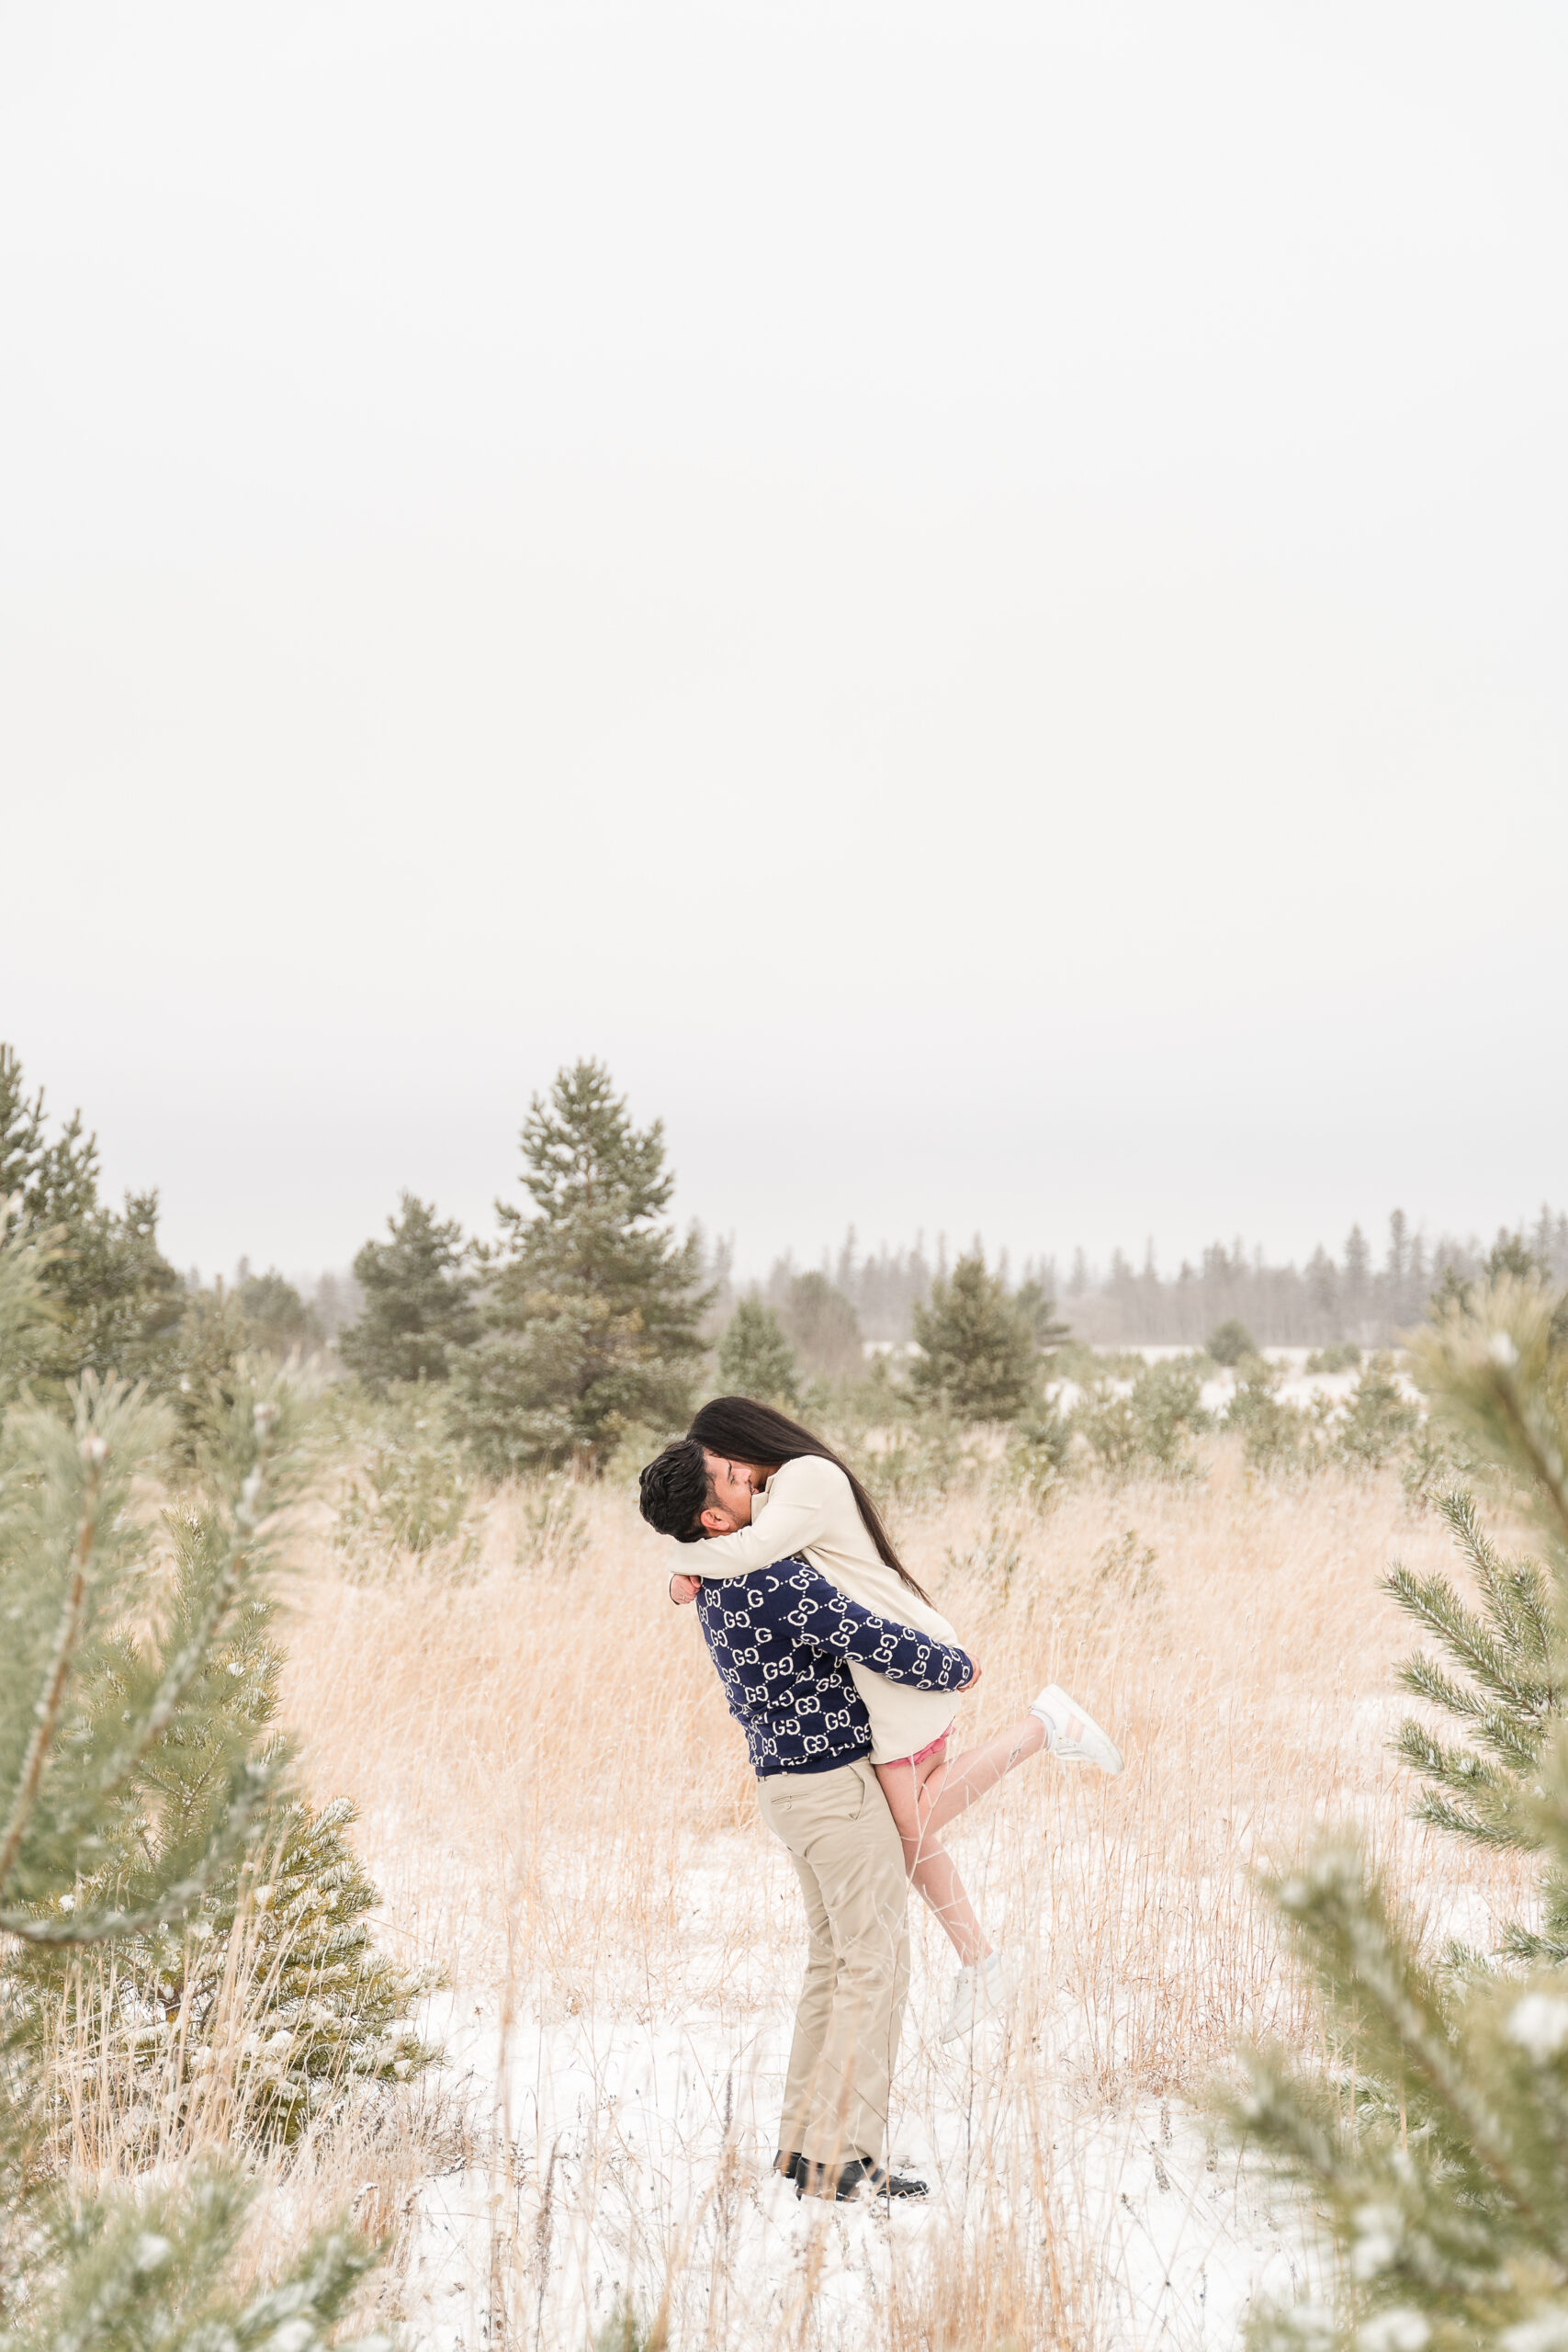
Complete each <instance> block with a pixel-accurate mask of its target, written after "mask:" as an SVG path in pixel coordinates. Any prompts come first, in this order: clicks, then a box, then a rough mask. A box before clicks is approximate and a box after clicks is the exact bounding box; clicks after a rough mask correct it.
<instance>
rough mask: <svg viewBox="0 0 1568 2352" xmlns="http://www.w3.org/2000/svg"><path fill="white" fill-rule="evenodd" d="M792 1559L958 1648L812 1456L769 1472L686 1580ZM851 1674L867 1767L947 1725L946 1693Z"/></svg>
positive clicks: (838, 1479) (845, 1491)
mask: <svg viewBox="0 0 1568 2352" xmlns="http://www.w3.org/2000/svg"><path fill="white" fill-rule="evenodd" d="M795 1552H804V1553H805V1555H806V1556H807V1559H808V1560H809V1561H810V1563H811V1565H812V1566H813V1567H814V1568H818V1569H819V1570H820V1571H821V1573H822V1575H823V1576H825V1577H827V1578H828V1579H829V1583H831V1584H836V1585H837V1586H838V1588H839V1590H840V1592H841V1593H844V1594H846V1595H847V1596H848V1598H849V1599H850V1600H856V1601H859V1603H860V1605H861V1607H862V1608H863V1609H869V1610H871V1611H872V1612H873V1613H874V1615H875V1616H878V1617H885V1618H887V1619H889V1620H890V1621H891V1622H892V1623H894V1624H896V1625H912V1626H913V1627H914V1628H915V1630H916V1632H917V1633H920V1634H934V1635H935V1637H936V1639H937V1640H938V1641H940V1642H952V1643H953V1644H954V1645H957V1646H959V1647H962V1644H960V1643H959V1641H958V1636H957V1634H955V1633H954V1632H953V1627H952V1626H951V1625H950V1624H949V1623H948V1622H947V1619H946V1618H945V1617H944V1616H943V1615H942V1611H940V1610H938V1609H933V1608H932V1607H931V1602H930V1601H929V1600H921V1599H920V1597H919V1594H918V1593H914V1592H911V1591H910V1590H909V1588H908V1585H907V1584H903V1583H901V1582H900V1581H899V1579H898V1577H897V1576H896V1575H895V1574H894V1572H893V1570H892V1569H891V1568H890V1567H889V1566H887V1563H886V1560H883V1559H879V1558H878V1556H877V1552H876V1546H875V1545H874V1544H873V1542H872V1540H871V1537H870V1535H869V1534H868V1533H867V1532H866V1525H865V1521H864V1520H863V1519H862V1517H861V1515H860V1508H859V1505H858V1504H857V1503H856V1501H855V1498H854V1496H853V1494H852V1492H851V1490H850V1482H849V1480H848V1479H847V1478H846V1477H845V1476H844V1474H843V1472H842V1471H841V1470H840V1469H839V1468H838V1467H837V1465H836V1464H833V1463H831V1462H821V1461H818V1459H817V1457H816V1456H815V1455H814V1454H803V1455H802V1456H801V1457H800V1459H799V1460H798V1461H797V1462H786V1463H785V1464H784V1466H783V1468H782V1469H779V1470H775V1471H774V1473H773V1476H772V1477H771V1478H770V1479H769V1480H768V1483H767V1485H766V1486H765V1487H763V1489H762V1491H761V1494H760V1495H759V1496H758V1497H757V1498H756V1500H755V1502H754V1503H753V1504H752V1506H751V1524H750V1527H742V1528H739V1529H738V1530H737V1531H736V1532H735V1533H734V1534H733V1535H710V1536H709V1537H707V1539H706V1540H705V1542H704V1543H703V1544H702V1545H701V1546H700V1547H699V1549H698V1551H697V1555H696V1558H695V1559H694V1561H693V1563H692V1570H691V1573H692V1574H693V1575H694V1576H698V1577H702V1579H703V1581H704V1583H708V1582H709V1581H710V1580H711V1581H713V1582H716V1583H725V1582H728V1580H729V1579H730V1578H732V1577H744V1576H749V1575H750V1573H751V1572H752V1571H753V1570H754V1569H756V1568H766V1567H771V1566H773V1562H774V1561H775V1560H786V1559H788V1558H789V1557H790V1555H792V1554H793V1553H795ZM850 1672H851V1673H852V1675H853V1676H854V1679H855V1688H856V1690H857V1691H859V1692H860V1694H861V1697H862V1698H863V1700H864V1702H865V1711H866V1713H867V1714H868V1715H869V1716H870V1717H871V1743H872V1744H871V1760H872V1762H873V1763H874V1764H890V1763H892V1762H894V1761H896V1759H897V1758H899V1757H900V1756H912V1755H913V1754H914V1753H915V1751H916V1749H917V1748H920V1747H925V1746H926V1744H927V1742H928V1741H930V1740H933V1739H936V1738H937V1737H939V1736H940V1735H941V1734H942V1732H944V1731H945V1730H946V1729H947V1726H948V1724H950V1723H951V1722H952V1721H953V1694H952V1692H951V1691H915V1690H911V1688H910V1687H909V1685H908V1683H907V1682H890V1681H889V1680H888V1679H887V1677H886V1675H885V1674H876V1673H874V1672H873V1670H872V1668H870V1667H868V1666H856V1665H854V1664H852V1665H851V1667H850Z"/></svg>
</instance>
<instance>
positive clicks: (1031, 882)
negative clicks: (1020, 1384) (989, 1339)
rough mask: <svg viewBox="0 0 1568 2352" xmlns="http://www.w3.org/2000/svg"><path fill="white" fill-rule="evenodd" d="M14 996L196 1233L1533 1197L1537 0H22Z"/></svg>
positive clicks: (1549, 1029) (1550, 758) (1469, 1219)
mask: <svg viewBox="0 0 1568 2352" xmlns="http://www.w3.org/2000/svg"><path fill="white" fill-rule="evenodd" d="M0 28H3V29H0V321H3V322H4V324H3V327H0V335H3V338H4V350H5V361H4V368H3V371H0V777H3V784H0V790H3V800H4V808H3V823H0V863H3V866H4V871H5V888H4V891H3V893H0V1036H6V1037H8V1038H9V1039H11V1040H12V1041H13V1042H14V1043H15V1044H16V1045H17V1047H18V1048H19V1050H20V1052H21V1053H22V1056H23V1057H24V1060H25V1062H26V1064H27V1066H28V1070H29V1073H30V1074H31V1075H32V1076H33V1077H35V1078H37V1079H39V1080H43V1081H44V1082H45V1083H46V1084H47V1085H48V1087H49V1089H50V1091H51V1098H52V1101H53V1103H55V1105H56V1106H57V1107H59V1108H62V1109H63V1108H68V1107H70V1106H72V1105H73V1104H75V1103H81V1105H82V1106H83V1108H84V1111H85V1114H86V1115H87V1117H88V1119H89V1121H90V1122H91V1123H92V1124H94V1125H96V1127H97V1129H98V1131H99V1135H100V1137H101V1140H102V1143H103V1147H104V1151H105V1159H106V1164H107V1171H108V1175H109V1179H110V1182H111V1183H112V1184H114V1185H115V1186H117V1187H118V1186H119V1185H123V1184H126V1183H136V1184H139V1185H140V1184H143V1183H156V1184H158V1185H159V1186H160V1187H161V1188H162V1193H163V1198H164V1239H165V1244H166V1246H167V1248H168V1249H169V1250H170V1252H171V1254H172V1255H174V1256H175V1258H176V1259H177V1260H178V1261H180V1262H181V1263H189V1262H192V1261H194V1262H197V1263H198V1264H200V1265H201V1266H202V1267H204V1268H205V1269H207V1270H209V1271H210V1270H212V1269H213V1268H215V1267H223V1268H226V1267H229V1266H231V1265H232V1263H233V1261H234V1259H235V1258H236V1257H237V1256H238V1255H239V1253H240V1252H241V1251H245V1252H248V1253H249V1255H250V1256H251V1257H252V1258H253V1260H254V1261H258V1262H260V1263H263V1264H265V1263H266V1262H268V1261H276V1262H277V1263H279V1264H280V1265H282V1266H283V1267H284V1268H286V1269H288V1270H290V1271H293V1270H304V1269H308V1268H314V1267H320V1266H327V1265H341V1264H344V1263H345V1262H346V1261H347V1260H348V1258H349V1257H350V1255H351V1254H352V1252H353V1250H354V1249H355V1247H356V1245H357V1244H358V1243H359V1242H360V1241H361V1240H362V1239H363V1238H365V1237H366V1236H367V1234H368V1233H369V1232H370V1231H372V1230H373V1229H375V1228H377V1227H379V1225H380V1222H381V1220H382V1218H383V1217H384V1216H385V1214H386V1213H387V1211H388V1210H389V1208H391V1207H392V1206H393V1205H394V1204H395V1199H396V1195H397V1193H398V1191H399V1189H400V1187H402V1186H404V1185H408V1186H412V1187H413V1188H415V1189H416V1190H418V1191H420V1192H422V1193H425V1194H426V1195H430V1196H434V1199H435V1200H436V1201H437V1202H438V1203H439V1204H440V1205H441V1207H442V1208H443V1209H444V1210H445V1211H446V1212H448V1213H451V1212H456V1213H457V1214H459V1215H461V1216H463V1217H464V1219H465V1220H466V1221H467V1222H468V1223H470V1224H474V1223H478V1224H484V1225H488V1222H489V1204H490V1201H491V1197H492V1196H493V1194H494V1193H496V1192H497V1191H500V1190H509V1189H511V1187H512V1184H513V1175H514V1170H515V1166H516V1147H515V1136H516V1130H517V1128H518V1126H519V1125H520V1123H521V1120H522V1116H523V1114H524V1112H525V1107H526V1103H527V1098H528V1096H529V1094H530V1093H531V1092H532V1091H534V1090H535V1089H536V1088H538V1087H540V1086H542V1085H544V1084H545V1083H547V1080H548V1079H549V1077H550V1075H551V1073H552V1072H553V1070H554V1069H556V1067H557V1066H558V1063H559V1062H560V1061H562V1060H563V1059H564V1058H566V1057H573V1056H576V1055H578V1054H580V1053H596V1054H599V1055H602V1056H604V1057H605V1058H606V1059H607V1060H608V1061H609V1063H610V1065H611V1067H612V1069H613V1070H614V1071H615V1076H616V1078H617V1080H619V1081H620V1082H621V1083H622V1084H623V1086H624V1087H625V1088H626V1090H627V1091H629V1094H630V1097H631V1101H632V1103H633V1106H634V1109H635V1110H636V1112H637V1114H638V1115H639V1116H641V1117H648V1116H651V1115H653V1114H662V1115H663V1117H664V1119H665V1121H666V1125H667V1128H668V1132H669V1138H670V1144H671V1154H672V1158H673V1160H674V1164H675V1166H676V1168H677V1170H678V1171H679V1177H680V1189H679V1194H678V1207H679V1209H680V1211H681V1212H682V1214H683V1215H686V1216H692V1215H695V1216H701V1217H702V1218H703V1219H704V1221H705V1223H707V1224H709V1225H711V1226H713V1227H717V1228H719V1229H721V1230H728V1229H734V1230H735V1231H736V1233H737V1235H738V1238H739V1254H740V1261H741V1263H742V1265H743V1266H745V1267H748V1268H761V1266H763V1265H764V1264H765V1263H766V1261H767V1259H768V1257H769V1256H770V1255H771V1253H772V1252H773V1250H775V1249H777V1248H782V1247H784V1246H785V1245H786V1244H788V1243H793V1244H794V1245H795V1248H796V1250H798V1251H799V1252H800V1253H801V1254H802V1255H803V1256H805V1257H807V1258H810V1257H813V1256H815V1255H816V1254H817V1252H818V1250H819V1249H820V1247H821V1246H822V1245H823V1244H824V1243H825V1242H829V1241H836V1240H837V1239H838V1238H839V1236H840V1233H841V1231H842V1229H843V1227H844V1226H845V1225H846V1224H847V1223H848V1222H849V1221H850V1220H851V1219H854V1220H855V1221H856V1222H857V1224H858V1225H859V1227H860V1230H861V1235H862V1238H863V1240H865V1241H867V1242H870V1243H875V1242H876V1241H877V1240H878V1239H880V1238H888V1239H891V1240H895V1241H897V1240H900V1239H905V1238H912V1237H913V1235H914V1233H915V1232H916V1230H917V1228H920V1227H923V1228H924V1229H925V1231H926V1233H927V1235H928V1237H931V1236H932V1235H934V1234H935V1233H936V1232H937V1231H938V1230H939V1229H943V1228H945V1229H946V1230H947V1232H948V1233H949V1234H950V1235H953V1236H954V1237H965V1236H967V1235H968V1234H970V1233H972V1232H973V1231H974V1230H975V1229H976V1228H977V1227H978V1228H979V1229H981V1230H982V1231H983V1232H984V1234H985V1235H986V1237H987V1239H988V1240H989V1241H990V1242H992V1243H993V1244H997V1243H1000V1242H1003V1241H1006V1242H1008V1243H1010V1245H1011V1247H1012V1249H1013V1250H1014V1252H1015V1253H1022V1252H1026V1251H1032V1250H1041V1249H1054V1250H1057V1251H1059V1252H1063V1253H1066V1252H1067V1251H1069V1250H1071V1249H1072V1247H1073V1245H1074V1244H1075V1243H1076V1242H1078V1241H1082V1242H1084V1243H1085V1244H1086V1245H1087V1246H1088V1247H1089V1250H1090V1251H1091V1253H1098V1254H1103V1253H1104V1252H1105V1251H1106V1250H1108V1249H1109V1247H1110V1246H1111V1244H1112V1243H1113V1242H1116V1241H1121V1242H1122V1243H1123V1244H1124V1245H1126V1246H1127V1247H1128V1248H1129V1249H1131V1250H1140V1249H1141V1248H1142V1245H1143V1241H1144V1238H1145V1236H1148V1235H1152V1236H1153V1237H1154V1238H1155V1239H1156V1243H1157V1244H1158V1246H1159V1249H1160V1252H1161V1256H1162V1260H1163V1261H1165V1262H1167V1263H1170V1262H1172V1261H1174V1260H1175V1259H1176V1258H1177V1257H1179V1254H1180V1253H1181V1252H1182V1251H1184V1250H1194V1249H1195V1248H1197V1247H1198V1246H1200V1245H1201V1242H1202V1241H1203V1240H1205V1239H1206V1238H1212V1237H1213V1236H1214V1235H1217V1234H1224V1235H1227V1236H1228V1235H1230V1234H1232V1233H1234V1232H1236V1231H1240V1232H1241V1233H1243V1234H1245V1235H1246V1236H1247V1237H1248V1238H1256V1239H1258V1240H1260V1241H1262V1242H1264V1243H1265V1244H1266V1245H1267V1246H1268V1247H1269V1249H1270V1250H1271V1251H1272V1250H1278V1251H1280V1252H1285V1251H1295V1250H1303V1249H1306V1248H1310V1246H1311V1244H1312V1243H1313V1242H1314V1240H1316V1239H1317V1238H1319V1237H1320V1236H1321V1237H1323V1238H1326V1239H1328V1240H1330V1241H1331V1242H1333V1241H1337V1239H1338V1238H1339V1237H1340V1236H1342V1235H1343V1233H1344V1231H1345V1229H1346V1227H1348V1224H1349V1223H1350V1221H1351V1219H1352V1218H1354V1217H1359V1218H1361V1219H1362V1220H1363V1221H1369V1222H1371V1221H1373V1220H1378V1221H1381V1219H1382V1216H1383V1215H1384V1214H1385V1213H1386V1211H1387V1210H1388V1209H1389V1208H1390V1207H1392V1206H1393V1204H1395V1203H1399V1204H1403V1205H1404V1208H1405V1209H1406V1210H1407V1211H1408V1213H1409V1214H1410V1215H1411V1216H1413V1217H1415V1218H1416V1219H1418V1220H1423V1221H1425V1223H1426V1224H1427V1227H1428V1229H1429V1230H1432V1231H1436V1230H1438V1229H1439V1228H1443V1227H1448V1228H1459V1229H1468V1228H1471V1227H1481V1228H1483V1229H1488V1230H1489V1229H1490V1228H1491V1227H1493V1226H1495V1223H1496V1222H1497V1221H1498V1219H1499V1218H1502V1217H1505V1216H1506V1217H1512V1216H1517V1214H1518V1213H1519V1212H1520V1211H1521V1210H1523V1211H1528V1210H1529V1209H1530V1208H1532V1207H1533V1206H1534V1205H1535V1204H1537V1203H1538V1202H1539V1201H1540V1198H1541V1196H1542V1195H1543V1194H1549V1195H1551V1197H1552V1198H1553V1200H1554V1201H1556V1200H1561V1199H1562V1198H1563V1197H1564V1196H1568V1153H1565V1148H1564V1147H1565V1145H1568V1094H1565V1090H1564V1086H1563V1081H1562V1035H1563V1016H1564V1012H1565V1010H1568V1006H1565V993H1568V991H1565V989H1564V985H1563V970H1564V962H1563V945H1562V914H1561V900H1562V876H1563V865H1564V852H1565V850H1568V775H1565V766H1568V763H1565V752H1568V662H1565V661H1564V642H1565V622H1568V434H1565V431H1564V424H1565V412H1568V306H1565V303H1564V288H1565V287H1568V147H1565V144H1564V141H1563V139H1562V122H1563V119H1564V115H1565V109H1568V19H1565V17H1564V14H1563V12H1562V9H1561V7H1560V6H1555V5H1551V6H1548V5H1544V0H1543V5H1540V6H1532V5H1517V6H1515V5H1502V6H1486V7H1483V6H1480V5H1472V6H1463V7H1461V6H1446V5H1443V4H1442V0H1409V5H1380V0H1354V5H1350V0H1345V4H1344V5H1337V0H1297V5H1293V6H1282V5H1276V0H1247V5H1234V6H1230V5H1223V0H1183V5H1181V6H1171V5H1170V0H1148V4H1147V5H1141V6H1138V5H1122V0H1092V5H1084V6H1076V5H1063V0H1031V4H1030V5H1028V6H1007V5H1002V4H1001V0H952V5H946V6H931V5H921V0H897V5H896V6H895V5H887V6H874V5H870V0H831V5H824V6H816V5H812V0H787V5H748V0H725V4H724V5H715V6H693V5H681V4H680V0H634V4H633V5H586V0H580V4H579V5H546V4H545V0H514V5H512V6H504V7H503V6H493V7H492V6H465V5H463V4H462V0H441V5H440V6H436V5H434V0H428V4H427V5H407V4H406V0H311V5H305V6H300V5H294V4H293V0H267V5H266V6H259V5H255V6H243V5H234V6H229V5H221V6H213V5H212V0H196V5H192V6H167V5H162V0H138V5H137V6H135V7H126V6H119V5H117V6H102V5H92V0H78V5H75V6H72V7H71V8H69V9H65V8H58V7H55V8H51V7H43V8H39V7H37V6H33V7H28V6H22V5H20V0H7V5H6V6H4V7H3V9H0Z"/></svg>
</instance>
